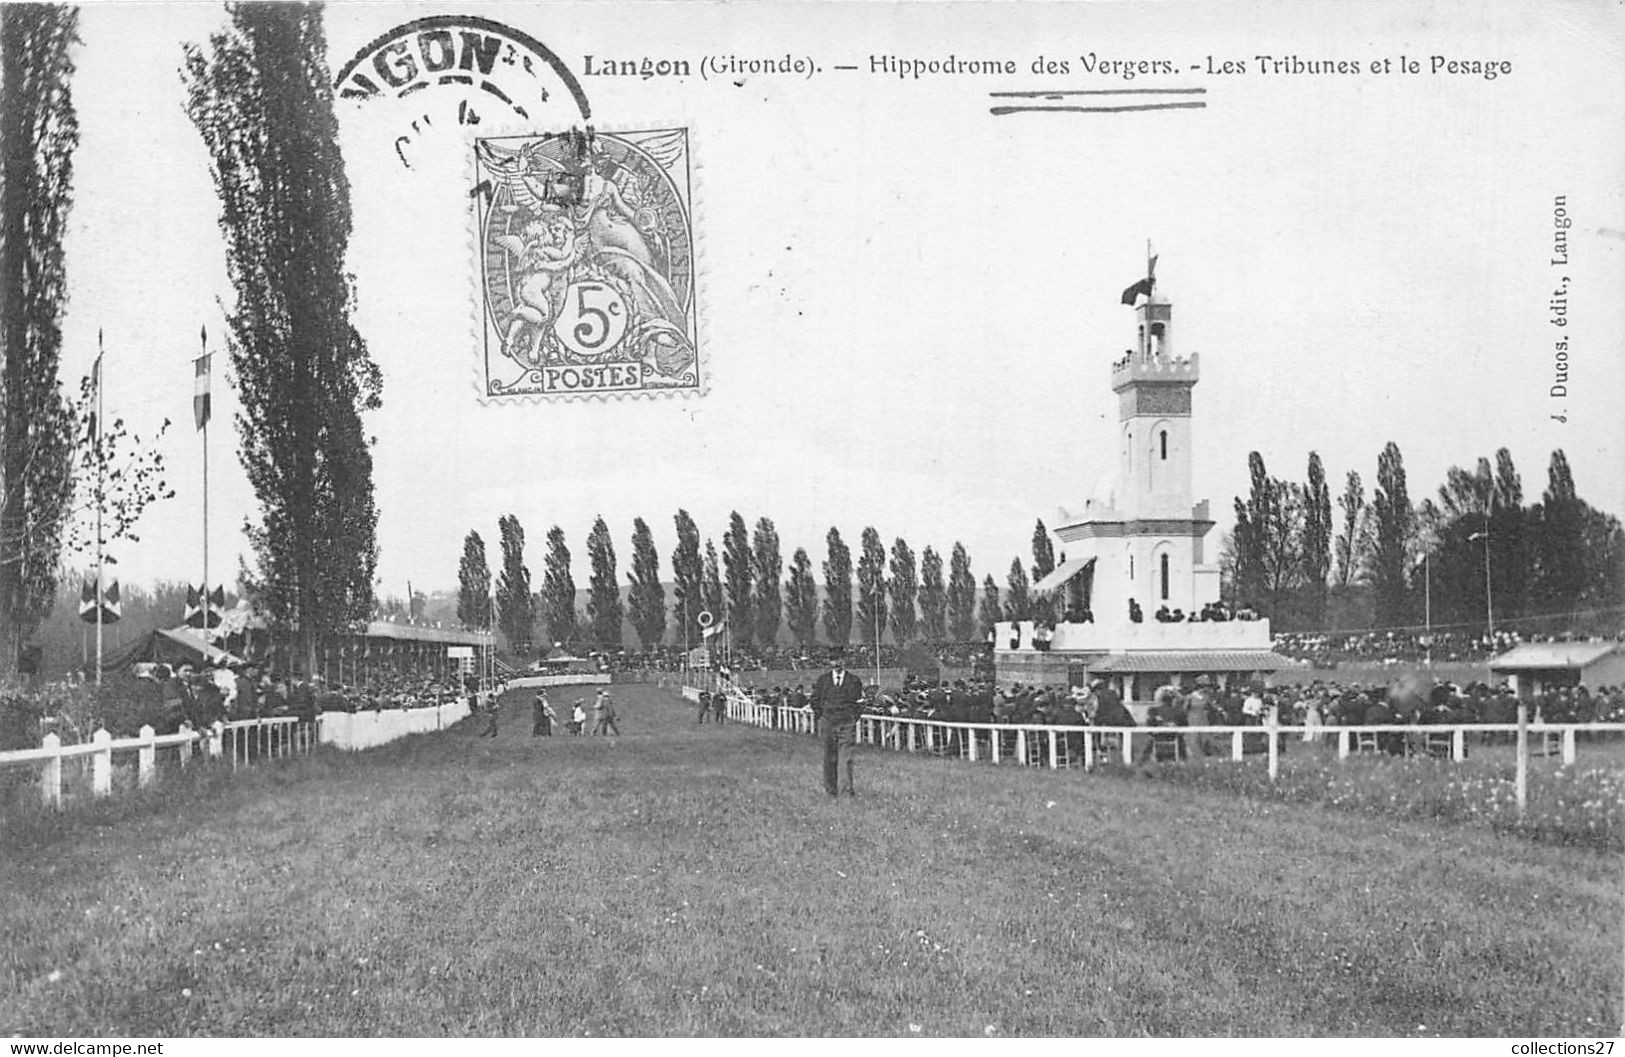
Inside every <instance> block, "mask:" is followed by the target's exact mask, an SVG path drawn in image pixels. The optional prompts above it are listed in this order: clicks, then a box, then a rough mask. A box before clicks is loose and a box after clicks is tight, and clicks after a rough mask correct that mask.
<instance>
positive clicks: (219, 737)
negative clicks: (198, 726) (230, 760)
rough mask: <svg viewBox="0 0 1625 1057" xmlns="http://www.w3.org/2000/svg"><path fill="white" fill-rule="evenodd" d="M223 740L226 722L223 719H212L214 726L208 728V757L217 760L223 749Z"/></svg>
mask: <svg viewBox="0 0 1625 1057" xmlns="http://www.w3.org/2000/svg"><path fill="white" fill-rule="evenodd" d="M225 740H226V724H225V722H224V721H223V720H218V719H217V720H215V721H214V726H213V727H211V728H210V729H209V741H208V745H209V759H211V760H218V759H219V758H220V754H221V753H222V752H223V751H225V746H224V745H223V744H222V742H224V741H225Z"/></svg>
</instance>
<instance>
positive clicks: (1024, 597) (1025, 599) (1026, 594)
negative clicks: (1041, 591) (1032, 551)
mask: <svg viewBox="0 0 1625 1057" xmlns="http://www.w3.org/2000/svg"><path fill="white" fill-rule="evenodd" d="M1005 582H1006V583H1007V584H1008V585H1009V591H1008V593H1007V594H1006V595H1005V596H1004V619H1006V620H1031V619H1032V614H1033V603H1032V593H1031V591H1030V590H1029V589H1028V584H1027V569H1026V567H1025V566H1023V565H1022V564H1021V559H1020V558H1011V559H1010V575H1009V577H1008V578H1006V581H1005Z"/></svg>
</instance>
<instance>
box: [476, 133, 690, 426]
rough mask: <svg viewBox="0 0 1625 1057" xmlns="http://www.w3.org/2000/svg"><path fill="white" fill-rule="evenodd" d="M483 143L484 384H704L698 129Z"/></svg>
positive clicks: (558, 391)
mask: <svg viewBox="0 0 1625 1057" xmlns="http://www.w3.org/2000/svg"><path fill="white" fill-rule="evenodd" d="M473 150H474V171H475V192H476V193H475V194H474V195H473V201H474V210H475V222H476V238H475V245H476V249H477V252H478V256H479V261H478V278H479V291H478V309H479V312H480V316H481V319H482V328H481V329H482V331H483V340H482V342H481V349H480V354H481V357H482V359H481V368H480V369H481V381H482V384H483V390H484V391H483V396H484V397H485V398H487V399H500V398H509V397H514V398H530V399H535V398H542V399H554V398H579V397H582V396H597V395H602V396H615V395H620V394H644V393H647V394H661V393H672V394H682V393H685V392H700V391H702V388H703V385H702V383H703V378H702V373H701V372H702V357H701V349H700V340H699V319H698V309H697V299H696V292H695V280H696V276H695V267H694V265H695V254H694V222H693V212H692V208H691V206H692V194H691V179H692V172H691V165H690V158H689V139H688V130H687V129H681V128H668V129H650V130H644V131H636V132H591V131H589V132H584V133H583V132H570V133H537V134H530V135H504V136H491V137H477V138H475V139H474V140H473Z"/></svg>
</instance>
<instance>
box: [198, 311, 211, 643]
mask: <svg viewBox="0 0 1625 1057" xmlns="http://www.w3.org/2000/svg"><path fill="white" fill-rule="evenodd" d="M198 338H199V343H200V345H201V349H200V350H199V358H198V366H199V368H201V371H200V378H199V381H198V382H197V383H196V384H198V385H201V386H204V387H207V385H208V384H209V383H208V376H207V374H206V373H202V372H207V371H208V369H209V331H208V327H207V326H203V327H200V328H199V330H198ZM203 396H204V399H205V400H207V399H208V392H207V389H206V388H205V390H204V393H203ZM196 399H197V396H196V395H195V394H194V396H193V400H194V402H195V401H196ZM194 410H195V412H196V414H197V416H198V419H199V426H200V428H201V429H202V431H203V598H202V602H203V638H204V640H205V641H207V640H208V638H209V617H210V616H211V615H212V613H211V609H212V608H213V607H212V603H211V602H210V601H209V412H210V410H212V409H211V408H209V407H207V406H206V405H203V406H201V407H200V408H199V409H194Z"/></svg>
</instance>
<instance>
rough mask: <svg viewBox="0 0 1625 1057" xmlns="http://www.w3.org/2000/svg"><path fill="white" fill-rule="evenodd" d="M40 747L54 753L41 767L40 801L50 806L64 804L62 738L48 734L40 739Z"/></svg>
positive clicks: (56, 806) (54, 806)
mask: <svg viewBox="0 0 1625 1057" xmlns="http://www.w3.org/2000/svg"><path fill="white" fill-rule="evenodd" d="M40 748H42V749H45V750H47V751H48V752H51V753H52V754H53V755H52V756H51V758H50V759H48V760H46V761H45V766H43V767H41V768H40V775H39V792H40V801H41V802H42V803H43V804H44V805H45V806H46V807H49V808H60V807H61V806H62V739H61V738H59V737H57V736H56V735H55V734H47V735H45V737H43V738H41V739H40Z"/></svg>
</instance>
